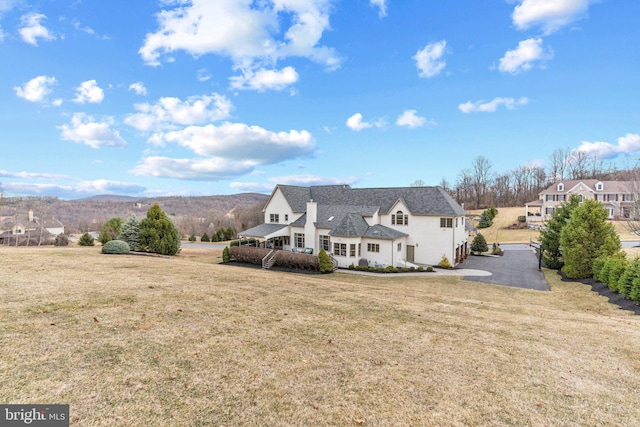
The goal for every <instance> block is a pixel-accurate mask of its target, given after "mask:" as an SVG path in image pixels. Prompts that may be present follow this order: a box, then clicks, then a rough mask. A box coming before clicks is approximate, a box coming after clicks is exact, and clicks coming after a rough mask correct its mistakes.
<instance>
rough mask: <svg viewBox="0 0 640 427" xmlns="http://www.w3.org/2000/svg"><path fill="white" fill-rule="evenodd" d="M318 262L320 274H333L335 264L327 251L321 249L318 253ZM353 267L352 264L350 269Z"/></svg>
mask: <svg viewBox="0 0 640 427" xmlns="http://www.w3.org/2000/svg"><path fill="white" fill-rule="evenodd" d="M318 262H319V268H320V273H333V263H332V262H331V257H329V255H328V254H327V251H325V250H324V249H321V250H320V252H319V253H318ZM351 266H353V264H351V265H350V266H349V267H351Z"/></svg>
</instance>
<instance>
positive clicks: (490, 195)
mask: <svg viewBox="0 0 640 427" xmlns="http://www.w3.org/2000/svg"><path fill="white" fill-rule="evenodd" d="M634 170H635V168H634V167H628V168H626V169H618V168H617V167H616V165H615V164H614V163H613V162H605V161H603V160H600V159H598V158H597V156H596V155H592V154H588V153H587V152H585V151H579V150H571V149H569V148H564V149H563V148H558V149H556V150H555V151H553V153H551V156H549V159H548V162H547V166H546V168H545V167H543V166H540V165H535V164H525V165H521V166H518V167H516V168H514V169H510V170H508V171H506V172H496V171H494V169H493V164H492V162H491V160H490V159H488V158H486V157H484V156H478V157H476V158H475V159H473V161H472V162H471V166H470V167H468V168H465V169H463V170H461V171H460V172H459V173H458V174H457V176H456V181H455V183H450V182H449V181H447V180H446V179H445V178H443V179H442V181H441V182H440V183H439V185H440V186H441V187H442V188H444V189H445V190H446V191H447V192H448V193H449V194H450V195H451V196H452V197H453V198H454V199H455V200H456V201H457V202H458V203H460V204H461V205H462V204H463V205H464V206H465V208H467V209H483V208H487V207H491V206H501V207H509V206H523V205H524V204H525V203H527V202H530V201H533V200H537V199H538V194H539V193H540V192H541V191H542V190H545V189H546V188H548V187H549V186H551V185H552V184H554V183H556V182H559V181H565V180H574V179H599V180H632V179H633V178H632V177H633V174H634ZM412 185H413V186H423V185H424V182H423V181H422V180H417V181H415V182H414V183H413V184H412Z"/></svg>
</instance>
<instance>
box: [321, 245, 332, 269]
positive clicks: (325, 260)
mask: <svg viewBox="0 0 640 427" xmlns="http://www.w3.org/2000/svg"><path fill="white" fill-rule="evenodd" d="M318 263H319V264H320V273H332V272H333V263H332V262H331V258H330V257H329V255H328V254H327V252H326V251H325V250H324V249H321V250H320V252H319V253H318Z"/></svg>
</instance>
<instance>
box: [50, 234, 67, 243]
mask: <svg viewBox="0 0 640 427" xmlns="http://www.w3.org/2000/svg"><path fill="white" fill-rule="evenodd" d="M53 244H54V245H55V246H69V236H67V235H66V234H62V233H60V234H58V235H57V236H56V239H55V240H54V241H53Z"/></svg>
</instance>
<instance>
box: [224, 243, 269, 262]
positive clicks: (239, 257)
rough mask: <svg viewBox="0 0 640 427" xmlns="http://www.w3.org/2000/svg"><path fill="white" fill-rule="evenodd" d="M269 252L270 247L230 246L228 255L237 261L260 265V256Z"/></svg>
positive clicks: (262, 256)
mask: <svg viewBox="0 0 640 427" xmlns="http://www.w3.org/2000/svg"><path fill="white" fill-rule="evenodd" d="M269 252H271V250H270V249H264V248H254V247H252V246H231V247H230V248H229V256H230V257H231V258H233V259H235V260H236V261H238V262H243V263H246V264H253V265H260V266H261V265H262V258H264V257H265V256H267V254H268V253H269Z"/></svg>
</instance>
